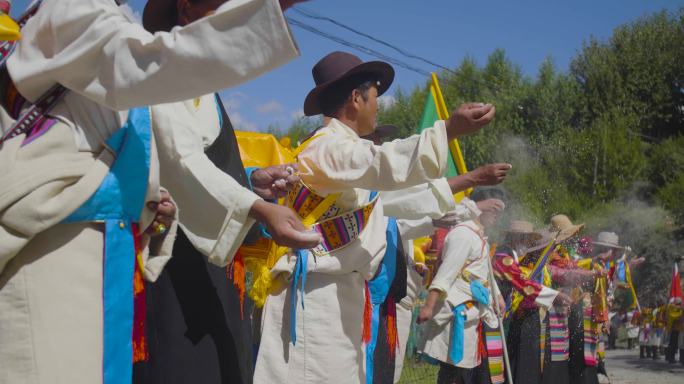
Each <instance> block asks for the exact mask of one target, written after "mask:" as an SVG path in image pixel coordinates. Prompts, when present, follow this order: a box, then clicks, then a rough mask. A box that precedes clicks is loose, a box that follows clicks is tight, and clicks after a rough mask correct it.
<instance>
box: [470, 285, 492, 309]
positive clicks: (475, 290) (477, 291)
mask: <svg viewBox="0 0 684 384" xmlns="http://www.w3.org/2000/svg"><path fill="white" fill-rule="evenodd" d="M470 294H471V295H472V296H473V299H475V301H477V302H478V303H480V304H482V305H485V306H487V305H489V289H487V287H485V286H484V284H482V282H480V280H476V279H472V280H471V281H470Z"/></svg>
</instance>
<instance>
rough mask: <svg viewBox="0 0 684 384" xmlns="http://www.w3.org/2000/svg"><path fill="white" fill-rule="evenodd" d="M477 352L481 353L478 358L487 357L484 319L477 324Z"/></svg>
mask: <svg viewBox="0 0 684 384" xmlns="http://www.w3.org/2000/svg"><path fill="white" fill-rule="evenodd" d="M477 354H478V355H479V357H480V358H479V359H478V360H480V361H481V360H482V358H484V357H487V356H488V353H487V345H486V344H485V341H484V339H483V338H482V321H480V323H479V324H478V325H477Z"/></svg>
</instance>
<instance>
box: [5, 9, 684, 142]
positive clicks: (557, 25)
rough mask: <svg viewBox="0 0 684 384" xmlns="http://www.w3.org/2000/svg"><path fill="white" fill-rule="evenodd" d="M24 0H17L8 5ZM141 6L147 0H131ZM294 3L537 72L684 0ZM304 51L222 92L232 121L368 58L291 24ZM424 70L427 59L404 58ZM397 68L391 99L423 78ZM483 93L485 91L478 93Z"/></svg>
mask: <svg viewBox="0 0 684 384" xmlns="http://www.w3.org/2000/svg"><path fill="white" fill-rule="evenodd" d="M26 3H27V1H26V0H15V2H14V4H15V5H14V10H15V11H14V12H13V13H16V12H18V11H19V10H21V9H23V8H24V7H25V4H26ZM129 4H130V6H131V8H132V9H133V11H134V12H138V13H140V12H141V10H142V7H143V6H144V4H145V0H130V1H129ZM299 6H300V7H302V8H304V9H306V10H309V11H312V12H315V13H317V14H320V15H324V16H328V17H331V18H334V19H336V20H337V21H340V22H342V23H344V24H347V25H349V26H351V27H353V28H355V29H358V30H362V31H364V32H366V33H368V34H370V35H372V36H375V37H377V38H380V39H382V40H385V41H387V42H389V43H392V44H394V45H396V46H399V47H401V48H402V49H404V50H406V51H408V52H411V53H414V54H416V55H418V56H421V57H424V58H426V59H429V60H431V61H433V62H436V63H439V64H441V65H444V66H448V67H454V66H457V65H458V64H459V63H460V62H461V61H462V60H463V58H464V57H466V56H470V57H473V58H474V59H475V60H476V62H477V63H478V64H480V65H483V64H484V63H485V62H486V59H487V56H488V55H489V54H490V53H491V52H492V51H493V50H494V49H497V48H503V49H505V51H506V53H507V55H508V57H509V58H510V59H511V60H512V61H513V62H514V63H516V64H518V65H520V67H521V69H522V71H523V72H524V73H525V74H527V75H529V76H534V75H535V74H536V72H537V68H538V67H539V64H540V63H541V62H542V61H543V60H544V59H545V58H546V57H547V56H550V57H552V58H553V60H554V62H555V64H556V66H557V68H558V69H560V70H567V68H568V65H569V62H570V59H571V58H572V57H573V56H574V55H575V54H576V53H577V51H578V50H579V49H580V48H581V47H582V43H583V41H585V40H587V39H588V38H589V37H590V36H594V37H596V38H599V39H603V40H605V39H607V38H608V37H609V36H610V34H611V32H612V30H613V29H614V28H615V27H616V26H618V25H620V24H623V23H625V22H628V21H631V20H634V19H636V18H638V17H639V16H642V15H644V14H647V13H652V12H657V11H660V10H663V9H668V10H672V11H674V10H676V9H677V8H679V7H681V6H684V0H564V1H560V0H517V1H511V0H491V1H487V2H476V1H463V0H365V1H364V0H345V1H340V0H313V1H309V2H306V3H303V4H301V5H299ZM287 16H291V17H292V18H296V19H298V20H301V21H304V22H306V23H308V24H311V25H313V26H315V27H316V28H318V29H321V30H323V31H325V32H328V33H331V34H334V35H336V36H339V37H342V38H344V39H346V40H350V41H352V42H355V43H358V44H362V45H365V46H368V47H371V48H374V49H377V50H380V51H381V52H383V53H385V54H389V55H391V56H395V57H400V56H399V55H398V54H396V52H393V51H392V50H390V49H388V48H384V47H382V46H380V45H378V44H376V43H373V42H372V41H369V40H366V39H363V38H361V37H359V36H357V35H354V34H351V33H350V32H347V31H344V30H342V29H340V28H339V27H336V26H334V25H332V24H329V23H326V22H322V21H315V20H310V19H306V18H304V17H302V16H301V15H298V14H296V13H294V12H292V11H289V12H288V13H287ZM292 30H293V33H294V35H295V39H296V40H297V43H298V44H299V47H300V49H301V53H302V55H301V57H299V58H298V59H296V60H294V61H292V62H290V63H289V64H287V65H284V66H282V67H280V68H278V69H276V70H274V71H272V72H270V73H268V74H266V75H264V76H262V77H260V78H258V79H255V80H252V81H250V82H248V83H246V84H243V85H241V86H239V87H235V88H232V89H229V90H224V91H223V92H221V95H222V96H223V99H224V102H225V103H226V105H227V106H228V107H229V113H230V115H231V119H232V120H233V123H234V124H235V125H236V126H237V127H238V129H248V130H260V129H265V128H266V127H268V126H269V125H275V126H279V127H281V128H286V127H287V126H288V125H289V124H290V123H291V122H292V120H293V119H294V118H296V117H297V116H300V114H301V110H302V104H303V100H304V97H305V96H306V94H307V93H308V91H309V90H310V89H311V88H312V87H313V79H312V78H311V68H312V67H313V65H314V64H315V63H316V62H317V61H318V60H319V59H320V58H321V57H323V56H324V55H325V54H327V53H329V52H332V51H335V50H347V51H350V52H352V53H354V54H357V55H358V56H360V57H361V58H362V59H363V60H372V59H373V58H372V57H370V56H367V55H364V54H362V53H359V52H355V51H353V50H351V48H347V47H344V46H341V45H339V44H338V43H335V42H332V41H329V40H326V39H324V38H322V37H319V36H317V35H314V34H312V33H310V32H308V31H304V30H302V29H299V28H298V27H296V26H293V27H292ZM402 59H403V60H404V61H407V62H410V63H411V64H414V65H416V66H418V67H420V68H423V69H425V70H428V71H430V70H434V68H432V67H430V66H429V65H427V64H423V63H421V62H418V61H415V60H410V59H406V58H402ZM395 69H396V70H397V77H396V80H395V83H394V85H393V86H392V88H391V89H390V90H389V91H388V94H387V95H388V96H389V97H388V98H386V101H387V102H391V95H392V94H393V93H394V91H396V89H397V87H398V86H399V87H401V88H402V89H412V88H413V87H416V86H422V85H423V84H424V82H425V78H424V76H422V75H419V74H417V73H414V72H411V71H408V70H405V69H403V68H396V67H395ZM484 101H486V100H484Z"/></svg>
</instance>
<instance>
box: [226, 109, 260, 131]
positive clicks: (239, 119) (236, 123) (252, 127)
mask: <svg viewBox="0 0 684 384" xmlns="http://www.w3.org/2000/svg"><path fill="white" fill-rule="evenodd" d="M230 122H231V123H233V127H235V129H236V130H238V131H251V132H257V131H258V130H259V128H258V125H257V124H256V123H254V122H251V121H248V120H246V119H245V118H244V117H243V116H242V115H241V114H239V113H238V112H232V113H231V114H230Z"/></svg>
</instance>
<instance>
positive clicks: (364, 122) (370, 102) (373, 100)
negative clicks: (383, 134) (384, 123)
mask: <svg viewBox="0 0 684 384" xmlns="http://www.w3.org/2000/svg"><path fill="white" fill-rule="evenodd" d="M352 98H353V99H354V100H353V102H354V105H355V107H356V113H357V115H356V123H357V129H358V132H357V133H358V134H359V136H366V135H370V134H371V133H373V131H375V126H376V121H375V120H376V118H377V115H378V89H377V88H376V87H375V86H371V87H370V89H368V92H367V97H366V100H364V98H363V95H362V94H361V92H359V91H356V90H355V91H354V93H353V94H352Z"/></svg>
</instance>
